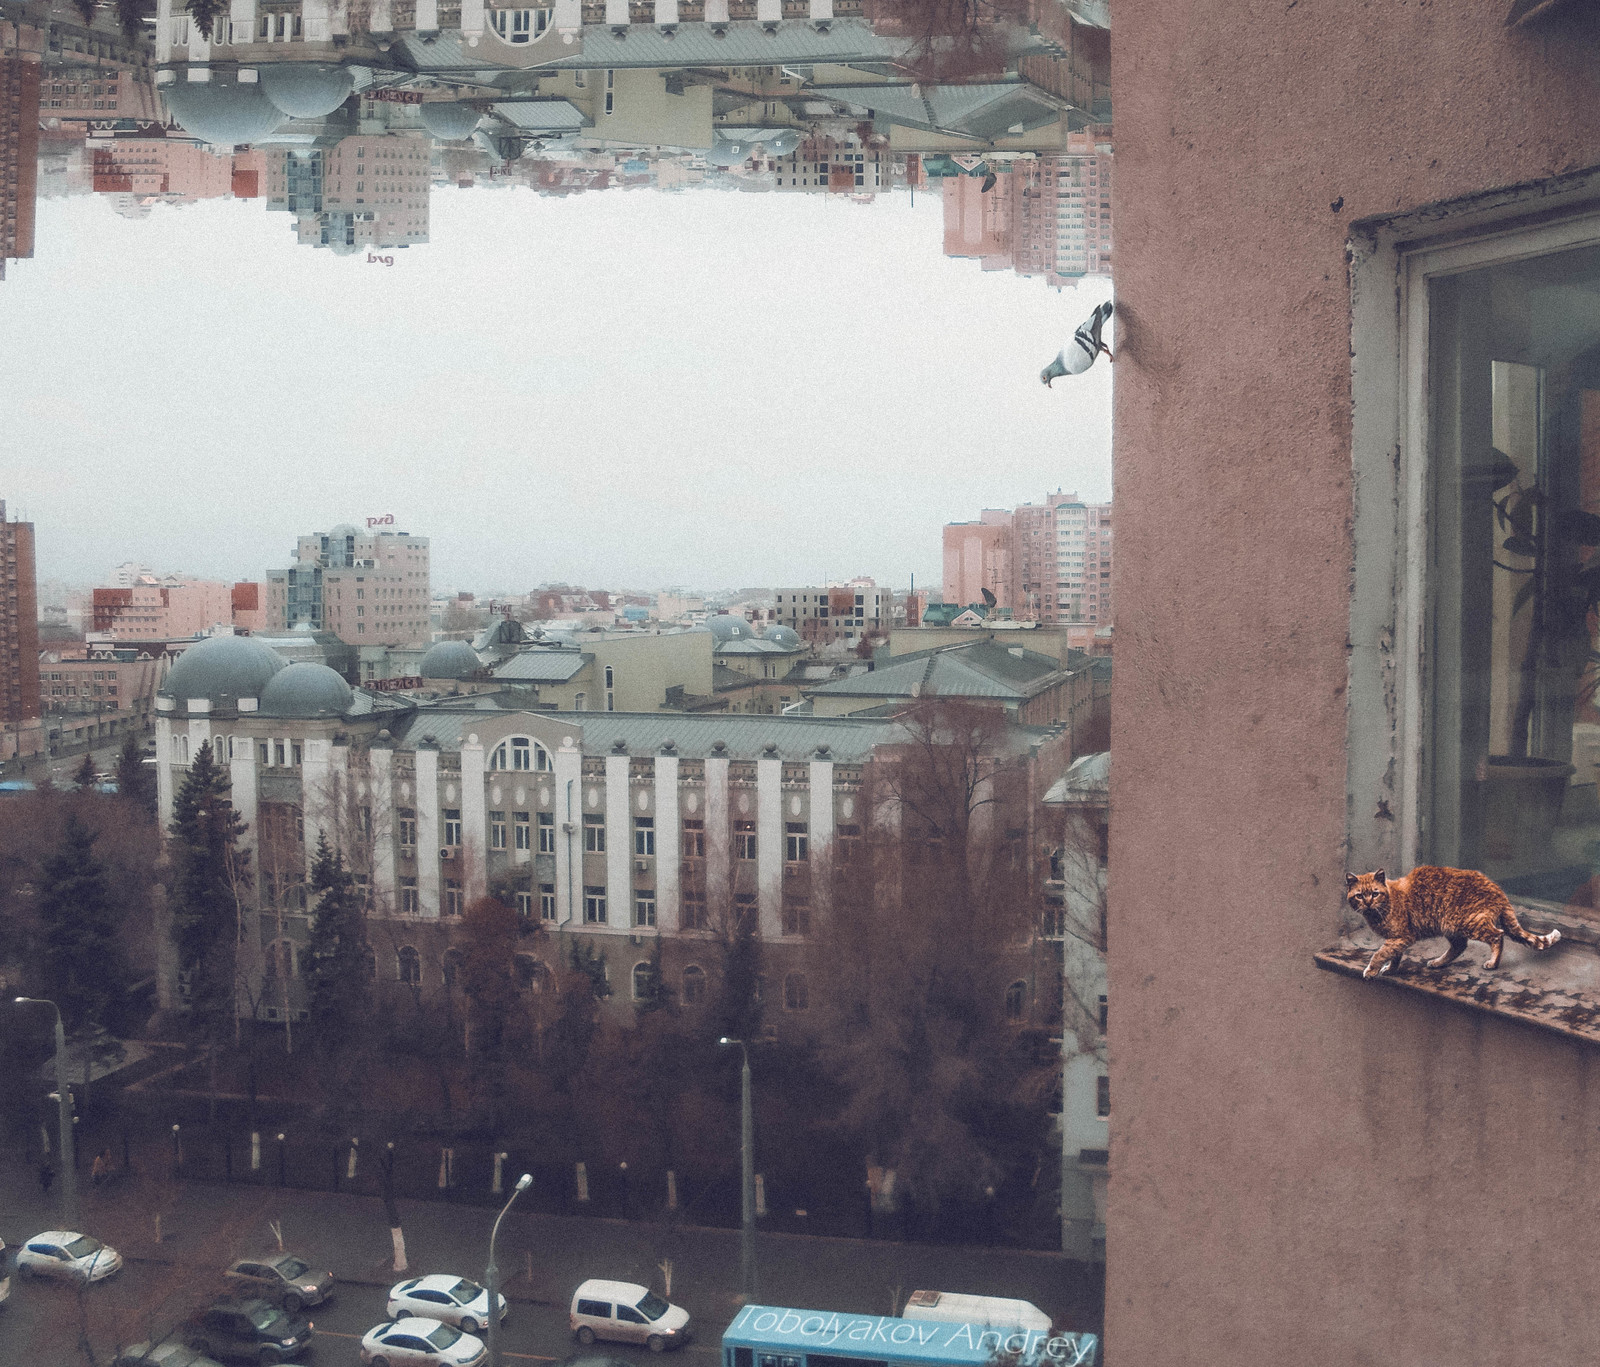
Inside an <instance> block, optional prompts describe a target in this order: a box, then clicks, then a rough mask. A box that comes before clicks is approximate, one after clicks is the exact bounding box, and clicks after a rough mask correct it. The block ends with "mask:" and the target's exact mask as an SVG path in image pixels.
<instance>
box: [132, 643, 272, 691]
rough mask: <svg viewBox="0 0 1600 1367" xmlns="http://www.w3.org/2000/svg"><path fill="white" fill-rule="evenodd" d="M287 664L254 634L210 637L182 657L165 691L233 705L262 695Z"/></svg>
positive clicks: (164, 688) (169, 676) (169, 678)
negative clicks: (263, 690) (243, 699)
mask: <svg viewBox="0 0 1600 1367" xmlns="http://www.w3.org/2000/svg"><path fill="white" fill-rule="evenodd" d="M287 666H288V661H286V660H285V659H284V658H283V656H281V655H280V654H278V652H277V651H275V650H274V649H273V648H272V647H271V646H269V645H265V644H263V643H262V642H260V641H258V640H256V639H255V638H254V637H251V636H208V637H206V639H205V640H203V641H197V642H196V643H195V644H194V645H192V646H190V647H189V648H188V649H187V650H185V651H184V652H183V654H182V655H180V656H178V660H177V663H176V664H174V665H173V666H172V669H171V670H170V671H169V672H168V674H167V681H166V682H165V683H164V684H162V685H161V693H162V695H163V696H164V697H169V698H177V699H179V700H184V699H188V698H209V699H210V700H211V701H212V703H224V704H228V705H231V704H234V703H236V702H237V701H238V700H239V699H240V698H259V697H261V692H262V689H264V688H265V687H266V685H267V681H268V680H269V679H271V678H272V677H273V676H274V675H276V674H277V673H278V672H279V671H280V670H282V669H285V668H287Z"/></svg>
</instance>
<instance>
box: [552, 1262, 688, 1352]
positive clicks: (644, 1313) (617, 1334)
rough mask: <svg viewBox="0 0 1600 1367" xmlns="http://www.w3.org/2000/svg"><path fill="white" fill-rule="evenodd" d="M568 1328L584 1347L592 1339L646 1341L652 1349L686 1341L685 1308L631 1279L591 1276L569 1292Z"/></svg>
mask: <svg viewBox="0 0 1600 1367" xmlns="http://www.w3.org/2000/svg"><path fill="white" fill-rule="evenodd" d="M569 1318H570V1320H571V1323H572V1332H573V1334H574V1335H576V1336H577V1340H578V1342H579V1343H581V1344H583V1345H584V1347H586V1348H587V1347H588V1346H589V1345H590V1344H591V1343H593V1342H594V1341H595V1340H596V1339H616V1340H617V1341H618V1342H620V1343H643V1344H647V1345H648V1346H649V1348H650V1351H651V1352H652V1353H659V1352H661V1351H663V1350H664V1349H667V1348H677V1347H680V1346H682V1345H683V1344H685V1343H687V1342H688V1341H689V1312H688V1311H687V1310H685V1309H684V1308H683V1307H682V1306H678V1305H672V1304H670V1303H669V1302H667V1301H664V1300H662V1299H661V1297H660V1296H658V1295H656V1294H655V1292H653V1291H651V1290H650V1289H649V1287H645V1286H638V1285H636V1284H635V1283H633V1282H608V1281H603V1280H601V1279H599V1278H591V1279H590V1280H589V1281H586V1282H584V1284H583V1285H582V1286H580V1287H579V1288H578V1289H577V1290H576V1291H575V1292H573V1293H572V1311H571V1315H570V1317H569Z"/></svg>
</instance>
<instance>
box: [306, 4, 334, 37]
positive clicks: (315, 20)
mask: <svg viewBox="0 0 1600 1367" xmlns="http://www.w3.org/2000/svg"><path fill="white" fill-rule="evenodd" d="M300 18H301V20H302V23H303V25H304V27H303V30H302V32H303V33H304V36H305V41H306V42H308V43H326V42H328V41H329V40H330V39H331V38H332V36H333V30H332V28H331V27H330V26H329V21H328V0H302V3H301V5H300Z"/></svg>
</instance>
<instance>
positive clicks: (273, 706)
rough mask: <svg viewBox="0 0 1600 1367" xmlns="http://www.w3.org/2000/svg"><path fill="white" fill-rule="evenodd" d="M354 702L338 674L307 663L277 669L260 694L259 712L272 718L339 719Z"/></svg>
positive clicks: (353, 697) (348, 689) (352, 693)
mask: <svg viewBox="0 0 1600 1367" xmlns="http://www.w3.org/2000/svg"><path fill="white" fill-rule="evenodd" d="M354 701H355V693H354V692H353V691H352V690H351V688H350V685H349V684H347V683H346V682H345V681H344V680H343V679H341V678H340V677H339V676H338V674H337V673H335V672H334V671H333V670H331V669H329V668H328V666H327V665H319V664H313V663H312V662H311V661H309V660H302V661H301V662H300V663H299V664H292V665H290V666H289V667H288V668H287V669H280V670H279V671H278V672H277V673H276V674H274V675H273V676H272V678H271V680H270V681H269V682H268V684H267V686H266V687H265V688H264V689H262V690H261V710H262V711H263V712H265V713H266V714H267V715H268V716H272V717H342V716H343V715H344V714H345V713H346V712H348V711H349V710H350V704H351V703H353V702H354Z"/></svg>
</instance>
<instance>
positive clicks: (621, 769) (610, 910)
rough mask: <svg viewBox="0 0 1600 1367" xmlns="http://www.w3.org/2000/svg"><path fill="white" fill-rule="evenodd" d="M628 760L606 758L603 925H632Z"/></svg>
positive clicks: (630, 814) (631, 821)
mask: <svg viewBox="0 0 1600 1367" xmlns="http://www.w3.org/2000/svg"><path fill="white" fill-rule="evenodd" d="M628 792H629V789H628V757H627V756H626V755H607V756H606V797H605V813H606V925H607V926H609V927H610V928H611V929H613V930H629V929H631V928H632V926H633V806H632V804H631V803H630V802H629V801H628Z"/></svg>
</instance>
